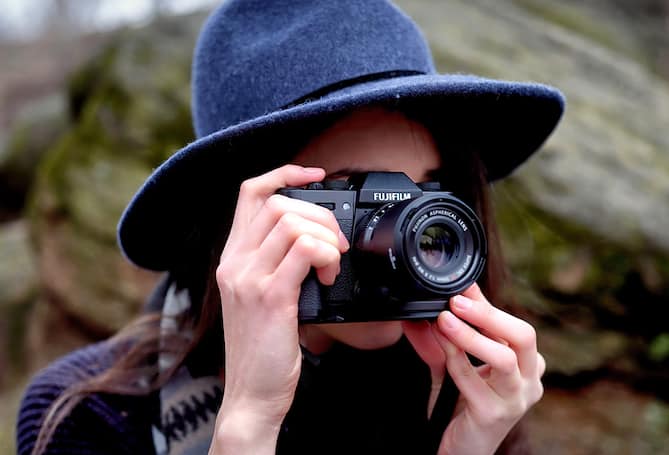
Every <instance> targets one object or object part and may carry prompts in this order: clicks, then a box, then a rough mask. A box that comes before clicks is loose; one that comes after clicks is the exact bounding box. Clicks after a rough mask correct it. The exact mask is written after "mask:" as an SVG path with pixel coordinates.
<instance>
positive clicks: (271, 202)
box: [265, 194, 286, 215]
mask: <svg viewBox="0 0 669 455" xmlns="http://www.w3.org/2000/svg"><path fill="white" fill-rule="evenodd" d="M285 199H286V197H285V196H282V195H280V194H272V195H271V196H270V197H268V198H267V200H265V208H266V209H267V210H269V211H270V212H271V213H273V214H275V215H279V214H281V213H283V212H284V210H285V209H284V207H285Z"/></svg>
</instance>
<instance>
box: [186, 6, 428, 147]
mask: <svg viewBox="0 0 669 455" xmlns="http://www.w3.org/2000/svg"><path fill="white" fill-rule="evenodd" d="M393 72H402V73H405V74H406V73H422V74H433V73H436V70H435V67H434V63H433V61H432V56H431V54H430V50H429V47H428V44H427V41H426V40H425V38H424V36H423V35H422V33H421V31H420V30H419V28H418V27H417V26H416V24H415V23H414V22H413V21H412V19H411V18H409V17H408V16H407V15H406V14H404V13H403V12H401V11H400V10H399V9H398V8H397V7H396V6H395V5H393V4H391V3H390V2H388V1H386V0H337V1H332V0H272V1H267V0H231V1H228V2H226V3H224V4H223V5H221V6H220V7H218V8H217V9H216V10H215V11H213V12H212V14H211V15H210V16H209V17H208V19H207V21H206V22H205V24H204V27H203V29H202V31H201V33H200V36H199V37H198V41H197V44H196V48H195V55H194V59H193V67H192V83H193V97H192V101H193V115H194V123H195V131H196V134H197V136H198V137H204V136H207V135H209V134H211V133H214V132H216V131H218V130H220V129H223V128H226V127H229V126H232V125H234V124H237V123H240V122H243V121H245V120H249V119H252V118H255V117H258V116H261V115H264V114H268V113H271V112H274V111H277V110H281V109H283V108H285V107H287V106H289V105H291V104H293V103H295V102H296V101H298V100H302V99H304V98H305V97H308V96H310V95H311V94H314V93H317V92H319V91H323V90H324V89H325V91H327V89H328V88H332V89H333V90H334V88H336V87H338V86H340V85H344V86H345V85H346V83H347V81H350V82H351V83H352V82H353V81H357V82H359V81H360V80H364V79H366V78H374V77H383V75H384V74H390V73H393Z"/></svg>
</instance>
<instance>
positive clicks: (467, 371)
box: [431, 324, 498, 412]
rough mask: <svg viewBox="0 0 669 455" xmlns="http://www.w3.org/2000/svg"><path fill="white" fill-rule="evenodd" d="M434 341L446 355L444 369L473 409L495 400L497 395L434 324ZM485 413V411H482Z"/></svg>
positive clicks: (461, 352) (465, 356)
mask: <svg viewBox="0 0 669 455" xmlns="http://www.w3.org/2000/svg"><path fill="white" fill-rule="evenodd" d="M431 327H432V332H433V334H434V337H435V339H436V340H437V342H438V343H439V345H440V346H441V348H442V349H443V350H444V353H445V354H446V369H447V370H448V374H449V375H450V376H451V379H453V382H454V383H455V385H456V386H457V387H458V390H459V391H460V393H462V395H463V396H464V398H465V399H466V400H467V401H468V402H469V403H470V404H471V405H472V406H473V407H475V408H479V409H481V408H482V407H483V406H485V403H491V402H492V400H497V399H498V396H497V394H496V393H495V392H494V391H493V390H492V389H491V388H490V386H489V385H488V384H487V383H486V382H485V381H484V380H483V379H482V378H481V376H479V374H478V371H477V370H476V368H475V367H474V366H473V365H472V364H471V362H470V361H469V358H467V354H466V353H465V351H463V350H462V349H460V348H458V347H457V346H456V345H455V344H453V343H452V342H451V341H450V340H449V339H448V338H447V337H446V336H444V334H443V333H441V331H440V330H439V328H438V327H437V325H436V324H433V325H432V326H431ZM484 412H485V411H484Z"/></svg>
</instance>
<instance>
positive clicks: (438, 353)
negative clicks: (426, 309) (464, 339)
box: [402, 320, 446, 377]
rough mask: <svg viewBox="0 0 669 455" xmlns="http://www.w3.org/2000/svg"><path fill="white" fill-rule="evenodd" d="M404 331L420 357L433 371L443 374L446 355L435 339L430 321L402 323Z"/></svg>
mask: <svg viewBox="0 0 669 455" xmlns="http://www.w3.org/2000/svg"><path fill="white" fill-rule="evenodd" d="M402 329H403V330H404V334H405V335H406V337H407V339H408V340H409V342H410V343H411V345H412V346H413V348H414V350H415V351H416V353H417V354H418V356H419V357H420V358H421V359H422V360H423V362H425V363H426V364H427V365H428V366H429V367H430V371H432V373H433V374H432V376H433V377H434V376H435V373H437V374H442V375H443V373H444V370H445V368H446V354H445V353H444V350H443V349H442V347H441V346H440V345H439V342H438V341H437V340H436V338H435V337H434V333H432V329H431V328H430V323H429V322H428V321H407V320H405V321H402Z"/></svg>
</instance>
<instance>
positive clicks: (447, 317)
mask: <svg viewBox="0 0 669 455" xmlns="http://www.w3.org/2000/svg"><path fill="white" fill-rule="evenodd" d="M439 323H440V324H441V326H442V327H443V328H444V329H449V330H450V329H454V328H456V327H457V324H458V319H457V318H456V317H455V316H454V315H453V313H451V312H450V311H443V312H442V313H441V314H440V315H439Z"/></svg>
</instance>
